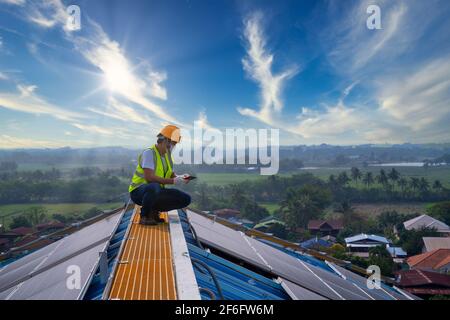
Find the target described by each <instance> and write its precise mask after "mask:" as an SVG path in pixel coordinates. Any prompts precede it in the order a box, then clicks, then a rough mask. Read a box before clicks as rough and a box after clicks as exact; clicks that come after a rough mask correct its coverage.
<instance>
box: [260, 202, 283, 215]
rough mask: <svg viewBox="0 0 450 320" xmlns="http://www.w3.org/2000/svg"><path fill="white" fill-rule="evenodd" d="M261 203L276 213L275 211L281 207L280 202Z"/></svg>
mask: <svg viewBox="0 0 450 320" xmlns="http://www.w3.org/2000/svg"><path fill="white" fill-rule="evenodd" d="M259 205H260V206H261V207H264V208H266V209H267V211H269V213H270V214H274V213H275V211H278V210H279V209H280V205H279V204H278V203H260V204H259Z"/></svg>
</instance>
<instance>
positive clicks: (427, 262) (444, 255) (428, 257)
mask: <svg viewBox="0 0 450 320" xmlns="http://www.w3.org/2000/svg"><path fill="white" fill-rule="evenodd" d="M446 261H447V262H450V249H437V250H434V251H430V252H426V253H422V254H418V255H416V256H412V257H409V258H408V259H407V260H406V262H407V263H408V265H409V266H410V267H411V268H415V269H435V270H436V269H439V268H440V267H442V266H444V265H446V263H445V262H446Z"/></svg>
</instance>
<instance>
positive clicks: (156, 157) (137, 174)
mask: <svg viewBox="0 0 450 320" xmlns="http://www.w3.org/2000/svg"><path fill="white" fill-rule="evenodd" d="M146 150H152V151H153V161H154V162H155V165H154V168H155V169H154V172H155V175H156V176H158V177H161V178H170V177H171V176H172V173H173V171H172V166H173V162H172V155H171V154H169V153H166V154H165V155H164V159H165V160H166V171H164V166H163V163H162V160H161V155H160V154H159V151H158V148H156V145H153V146H152V147H150V148H147V149H146ZM146 150H144V151H146ZM142 153H143V152H142ZM142 153H141V154H140V155H139V157H138V163H137V166H136V170H135V171H134V174H133V178H132V179H131V184H130V187H129V188H128V192H131V191H133V190H134V189H136V188H138V187H140V186H141V185H143V184H146V183H147V181H146V180H145V178H144V169H143V168H142V164H141V162H142ZM161 187H162V188H164V185H163V184H161Z"/></svg>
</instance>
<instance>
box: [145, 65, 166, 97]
mask: <svg viewBox="0 0 450 320" xmlns="http://www.w3.org/2000/svg"><path fill="white" fill-rule="evenodd" d="M166 80H167V73H165V72H158V71H150V75H149V81H150V83H149V90H150V94H151V95H152V96H154V97H156V98H159V99H161V100H167V90H166V88H164V87H163V86H161V83H162V82H164V81H166Z"/></svg>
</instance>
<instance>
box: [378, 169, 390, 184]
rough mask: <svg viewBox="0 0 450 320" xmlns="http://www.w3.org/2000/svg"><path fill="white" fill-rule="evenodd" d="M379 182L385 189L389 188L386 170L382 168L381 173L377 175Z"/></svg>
mask: <svg viewBox="0 0 450 320" xmlns="http://www.w3.org/2000/svg"><path fill="white" fill-rule="evenodd" d="M377 182H378V183H379V184H381V185H382V186H383V187H384V188H385V189H387V184H388V182H389V180H388V177H387V175H386V172H385V171H384V170H383V169H381V170H380V174H379V175H378V176H377Z"/></svg>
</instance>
